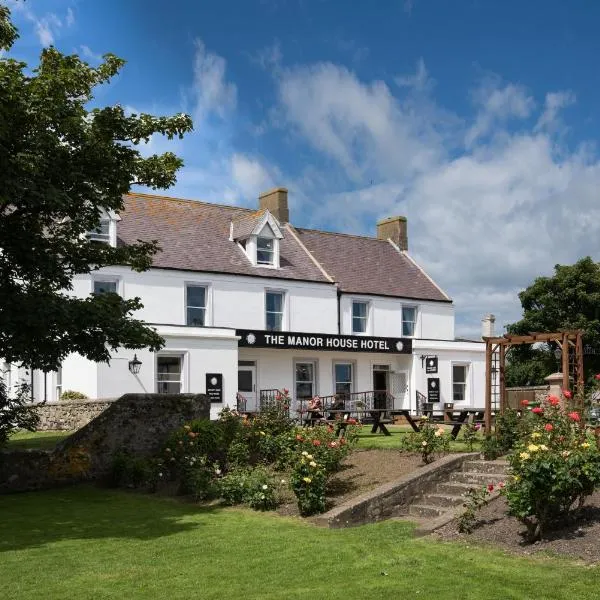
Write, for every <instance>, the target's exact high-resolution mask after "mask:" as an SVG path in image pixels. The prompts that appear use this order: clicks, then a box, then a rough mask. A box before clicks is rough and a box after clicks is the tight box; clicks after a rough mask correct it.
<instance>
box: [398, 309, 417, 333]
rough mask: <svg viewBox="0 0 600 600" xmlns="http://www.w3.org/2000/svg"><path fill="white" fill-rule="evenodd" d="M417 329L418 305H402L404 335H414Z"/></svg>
mask: <svg viewBox="0 0 600 600" xmlns="http://www.w3.org/2000/svg"><path fill="white" fill-rule="evenodd" d="M416 330H417V307H416V306H403V307H402V337H414V335H415V332H416Z"/></svg>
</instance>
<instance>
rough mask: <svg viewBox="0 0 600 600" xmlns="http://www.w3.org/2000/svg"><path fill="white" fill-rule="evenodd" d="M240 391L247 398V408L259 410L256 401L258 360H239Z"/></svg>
mask: <svg viewBox="0 0 600 600" xmlns="http://www.w3.org/2000/svg"><path fill="white" fill-rule="evenodd" d="M238 393H239V394H241V395H242V396H243V397H244V399H245V400H246V410H251V411H254V410H257V409H258V405H257V402H256V362H254V361H253V360H240V361H239V362H238Z"/></svg>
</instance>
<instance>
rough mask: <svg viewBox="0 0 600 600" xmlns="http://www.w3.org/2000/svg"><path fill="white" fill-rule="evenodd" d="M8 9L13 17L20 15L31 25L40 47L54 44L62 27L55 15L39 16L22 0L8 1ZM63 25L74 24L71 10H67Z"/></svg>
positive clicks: (60, 21)
mask: <svg viewBox="0 0 600 600" xmlns="http://www.w3.org/2000/svg"><path fill="white" fill-rule="evenodd" d="M8 7H9V8H10V9H11V11H13V12H14V13H15V15H22V16H23V17H24V18H25V19H26V20H27V21H29V22H30V23H31V24H32V25H33V29H34V32H35V35H36V36H37V38H38V41H39V43H40V44H41V45H42V46H44V47H46V46H50V45H52V44H54V41H55V39H56V36H57V35H58V33H59V31H60V29H61V28H62V26H63V21H62V19H60V18H59V16H58V15H57V14H55V13H52V12H48V13H46V14H44V15H43V16H39V15H38V14H36V13H35V12H34V11H33V10H32V9H31V3H30V2H24V1H23V0H8ZM65 23H66V24H67V26H69V27H70V26H71V25H72V24H73V23H74V14H73V11H72V10H71V8H67V12H66V15H65Z"/></svg>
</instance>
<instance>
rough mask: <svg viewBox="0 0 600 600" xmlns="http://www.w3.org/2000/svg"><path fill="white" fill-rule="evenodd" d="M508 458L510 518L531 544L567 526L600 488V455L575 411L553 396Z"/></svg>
mask: <svg viewBox="0 0 600 600" xmlns="http://www.w3.org/2000/svg"><path fill="white" fill-rule="evenodd" d="M531 418H532V426H531V427H530V428H527V429H522V432H521V433H520V436H519V440H518V443H517V444H516V445H515V447H514V450H513V452H512V453H511V454H510V455H509V463H510V469H511V477H510V478H509V480H508V483H507V485H506V488H505V491H504V493H505V495H506V499H507V502H508V507H509V512H510V514H511V515H513V516H515V517H517V518H518V519H519V520H520V521H521V522H522V523H523V524H524V525H525V526H526V527H527V537H528V539H529V541H535V540H537V539H539V538H540V537H542V536H543V535H544V534H545V533H546V532H547V531H548V530H549V529H552V528H553V527H555V526H556V525H558V524H560V523H564V520H565V519H567V518H568V517H569V516H570V514H571V513H572V511H573V510H574V509H575V508H576V507H578V506H581V505H582V504H583V502H584V501H585V498H586V497H587V496H589V495H590V494H591V493H592V492H593V491H594V489H595V488H596V487H597V486H598V484H599V483H600V452H599V451H598V447H597V444H596V441H595V440H594V439H593V438H592V437H591V436H589V435H588V434H586V430H585V427H584V426H582V425H581V422H580V419H581V417H580V415H579V413H578V412H576V411H571V412H567V411H565V410H563V409H561V407H560V401H559V399H558V398H555V397H553V396H550V397H549V398H548V400H547V401H546V402H545V403H544V404H543V405H542V406H541V407H537V409H536V413H533V414H532V415H531Z"/></svg>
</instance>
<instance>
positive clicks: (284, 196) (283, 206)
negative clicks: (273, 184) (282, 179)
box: [258, 187, 290, 223]
mask: <svg viewBox="0 0 600 600" xmlns="http://www.w3.org/2000/svg"><path fill="white" fill-rule="evenodd" d="M258 205H259V207H260V208H266V209H268V210H269V212H270V213H271V214H272V215H273V216H274V217H275V218H276V219H277V220H278V221H279V222H280V223H289V221H290V211H289V210H288V191H287V188H284V187H279V188H274V189H272V190H269V191H268V192H263V193H262V194H260V195H259V196H258Z"/></svg>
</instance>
